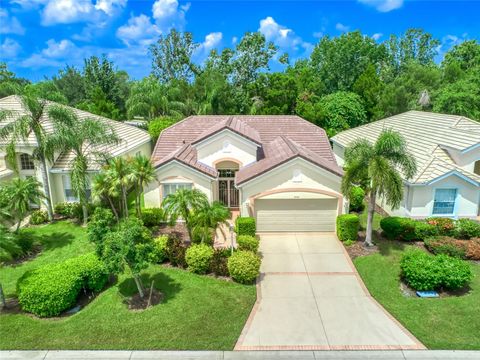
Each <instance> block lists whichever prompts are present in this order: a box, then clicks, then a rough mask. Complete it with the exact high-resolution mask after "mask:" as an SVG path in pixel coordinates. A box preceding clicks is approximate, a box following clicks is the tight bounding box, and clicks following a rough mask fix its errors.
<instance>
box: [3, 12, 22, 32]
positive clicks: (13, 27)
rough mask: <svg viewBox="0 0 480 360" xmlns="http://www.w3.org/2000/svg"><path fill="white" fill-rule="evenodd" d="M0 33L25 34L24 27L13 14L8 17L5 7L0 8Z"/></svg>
mask: <svg viewBox="0 0 480 360" xmlns="http://www.w3.org/2000/svg"><path fill="white" fill-rule="evenodd" d="M0 34H17V35H23V34H25V28H24V27H23V26H22V24H20V21H18V19H17V18H16V17H15V16H12V17H10V14H9V13H8V11H7V10H6V9H0Z"/></svg>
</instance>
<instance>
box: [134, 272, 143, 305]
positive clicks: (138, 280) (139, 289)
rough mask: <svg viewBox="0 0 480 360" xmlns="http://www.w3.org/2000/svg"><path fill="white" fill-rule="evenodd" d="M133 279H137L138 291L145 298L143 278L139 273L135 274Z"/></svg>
mask: <svg viewBox="0 0 480 360" xmlns="http://www.w3.org/2000/svg"><path fill="white" fill-rule="evenodd" d="M133 280H135V284H136V285H137V289H138V293H139V294H140V297H141V298H142V299H143V297H144V296H145V293H144V290H143V284H142V280H141V279H140V276H139V275H133Z"/></svg>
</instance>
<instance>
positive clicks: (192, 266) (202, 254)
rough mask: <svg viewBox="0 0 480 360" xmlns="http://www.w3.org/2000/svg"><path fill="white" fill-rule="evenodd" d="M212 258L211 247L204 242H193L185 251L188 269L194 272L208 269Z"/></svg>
mask: <svg viewBox="0 0 480 360" xmlns="http://www.w3.org/2000/svg"><path fill="white" fill-rule="evenodd" d="M212 258H213V248H212V247H211V246H208V245H206V244H194V245H192V246H190V247H189V248H188V249H187V252H186V253H185V261H186V263H187V268H188V270H189V271H191V272H193V273H196V274H205V273H206V272H207V271H208V270H209V269H210V261H211V260H212Z"/></svg>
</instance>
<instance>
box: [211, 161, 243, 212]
mask: <svg viewBox="0 0 480 360" xmlns="http://www.w3.org/2000/svg"><path fill="white" fill-rule="evenodd" d="M215 168H216V169H217V171H218V184H217V191H218V193H217V199H218V201H220V202H221V203H222V204H223V205H225V206H226V207H228V208H231V209H232V208H233V209H235V208H238V206H239V200H240V196H239V192H238V189H237V188H236V187H235V174H236V172H237V171H238V169H239V168H240V164H239V163H238V162H237V161H234V160H222V161H219V162H217V163H216V164H215Z"/></svg>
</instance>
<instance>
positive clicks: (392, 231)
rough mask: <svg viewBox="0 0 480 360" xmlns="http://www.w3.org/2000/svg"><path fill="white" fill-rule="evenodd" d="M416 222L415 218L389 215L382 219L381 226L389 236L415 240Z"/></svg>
mask: <svg viewBox="0 0 480 360" xmlns="http://www.w3.org/2000/svg"><path fill="white" fill-rule="evenodd" d="M416 224H417V222H416V221H415V220H412V219H410V218H404V217H398V216H389V217H386V218H383V219H382V220H381V221H380V227H381V228H382V230H383V232H384V234H385V236H386V237H387V238H389V239H398V240H405V241H412V240H415V227H416Z"/></svg>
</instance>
